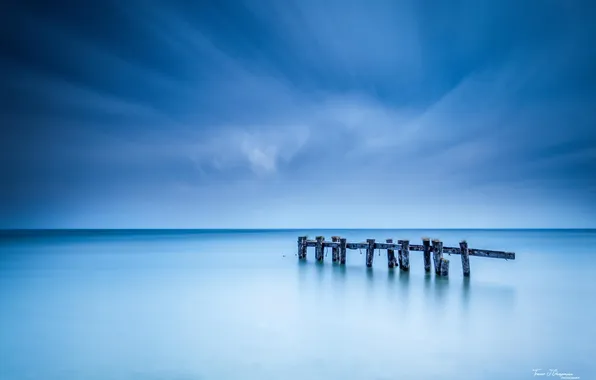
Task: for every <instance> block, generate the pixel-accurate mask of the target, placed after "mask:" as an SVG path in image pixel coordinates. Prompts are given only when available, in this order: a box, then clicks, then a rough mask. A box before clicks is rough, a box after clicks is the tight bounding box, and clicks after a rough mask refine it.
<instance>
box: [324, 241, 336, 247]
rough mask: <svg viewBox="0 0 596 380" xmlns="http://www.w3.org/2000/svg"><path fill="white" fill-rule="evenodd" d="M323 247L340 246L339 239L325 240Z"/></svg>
mask: <svg viewBox="0 0 596 380" xmlns="http://www.w3.org/2000/svg"><path fill="white" fill-rule="evenodd" d="M323 248H339V241H323Z"/></svg>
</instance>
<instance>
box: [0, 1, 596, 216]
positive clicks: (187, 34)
mask: <svg viewBox="0 0 596 380" xmlns="http://www.w3.org/2000/svg"><path fill="white" fill-rule="evenodd" d="M595 17H596V6H594V5H593V3H592V4H591V2H589V1H575V0H574V1H569V0H540V1H509V0H502V1H501V0H499V1H478V0H470V1H448V2H447V1H445V2H440V1H424V0H423V1H399V0H394V1H385V0H367V1H354V0H341V1H340V0H324V1H323V0H284V1H280V0H230V1H228V0H217V1H210V0H200V1H176V0H172V1H157V0H155V1H141V0H127V1H114V0H104V1H95V2H91V1H63V0H58V1H52V2H47V1H11V0H9V1H4V2H2V4H1V5H0V73H1V74H0V78H1V81H0V228H306V227H310V228H596V43H594V40H595V38H596V23H594V22H593V20H594V19H595Z"/></svg>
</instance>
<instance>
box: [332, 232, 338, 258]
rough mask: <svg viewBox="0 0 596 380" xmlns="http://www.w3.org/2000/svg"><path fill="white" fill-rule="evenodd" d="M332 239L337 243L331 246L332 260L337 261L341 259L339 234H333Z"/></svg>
mask: <svg viewBox="0 0 596 380" xmlns="http://www.w3.org/2000/svg"><path fill="white" fill-rule="evenodd" d="M331 241H332V242H333V243H336V244H337V245H335V246H333V247H331V261H333V262H334V263H336V262H337V261H338V260H339V236H331Z"/></svg>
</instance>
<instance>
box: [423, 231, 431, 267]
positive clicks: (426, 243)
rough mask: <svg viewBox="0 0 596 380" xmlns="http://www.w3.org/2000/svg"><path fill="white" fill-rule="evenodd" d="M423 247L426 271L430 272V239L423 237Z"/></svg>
mask: <svg viewBox="0 0 596 380" xmlns="http://www.w3.org/2000/svg"><path fill="white" fill-rule="evenodd" d="M422 247H423V248H424V271H425V272H430V239H429V238H422Z"/></svg>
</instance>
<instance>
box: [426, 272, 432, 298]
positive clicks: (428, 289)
mask: <svg viewBox="0 0 596 380" xmlns="http://www.w3.org/2000/svg"><path fill="white" fill-rule="evenodd" d="M431 280H432V275H431V273H430V272H425V273H424V299H425V300H428V299H429V298H430V283H431Z"/></svg>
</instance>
